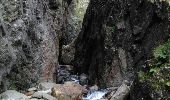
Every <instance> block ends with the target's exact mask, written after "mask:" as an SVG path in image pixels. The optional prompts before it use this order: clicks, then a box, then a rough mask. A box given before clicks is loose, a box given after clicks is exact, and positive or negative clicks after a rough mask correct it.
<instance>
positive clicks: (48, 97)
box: [32, 91, 57, 100]
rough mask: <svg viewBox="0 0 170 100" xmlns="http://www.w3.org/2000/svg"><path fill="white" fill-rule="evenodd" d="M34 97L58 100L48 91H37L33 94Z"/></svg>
mask: <svg viewBox="0 0 170 100" xmlns="http://www.w3.org/2000/svg"><path fill="white" fill-rule="evenodd" d="M32 98H38V99H44V100H57V99H56V98H55V97H53V96H51V95H49V94H47V93H44V92H41V91H39V92H35V93H34V94H33V95H32Z"/></svg>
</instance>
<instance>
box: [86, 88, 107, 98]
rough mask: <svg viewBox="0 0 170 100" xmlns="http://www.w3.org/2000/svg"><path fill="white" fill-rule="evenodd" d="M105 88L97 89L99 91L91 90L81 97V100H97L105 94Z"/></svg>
mask: <svg viewBox="0 0 170 100" xmlns="http://www.w3.org/2000/svg"><path fill="white" fill-rule="evenodd" d="M107 92H108V91H107V90H99V91H93V92H90V93H88V94H87V96H86V97H84V98H83V100H99V99H102V98H103V97H104V95H106V94H107Z"/></svg>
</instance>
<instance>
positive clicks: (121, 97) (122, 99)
mask: <svg viewBox="0 0 170 100" xmlns="http://www.w3.org/2000/svg"><path fill="white" fill-rule="evenodd" d="M129 92H130V89H129V87H128V86H127V85H126V84H122V85H121V86H120V87H119V88H118V89H117V91H116V92H115V93H114V95H113V96H112V97H111V99H110V100H126V98H127V96H128V94H129Z"/></svg>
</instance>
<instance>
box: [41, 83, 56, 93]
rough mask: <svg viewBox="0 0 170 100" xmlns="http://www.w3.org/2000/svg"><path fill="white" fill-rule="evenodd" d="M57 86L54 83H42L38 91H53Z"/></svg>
mask: <svg viewBox="0 0 170 100" xmlns="http://www.w3.org/2000/svg"><path fill="white" fill-rule="evenodd" d="M55 85H56V84H55V83H52V82H41V83H40V84H39V86H38V90H43V91H46V90H51V89H52V88H53V87H54V86H55Z"/></svg>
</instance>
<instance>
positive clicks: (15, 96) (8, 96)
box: [0, 90, 29, 100]
mask: <svg viewBox="0 0 170 100" xmlns="http://www.w3.org/2000/svg"><path fill="white" fill-rule="evenodd" d="M27 99H29V97H27V96H26V95H24V94H22V93H19V92H17V91H15V90H7V91H5V92H3V93H2V94H0V100H27Z"/></svg>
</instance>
